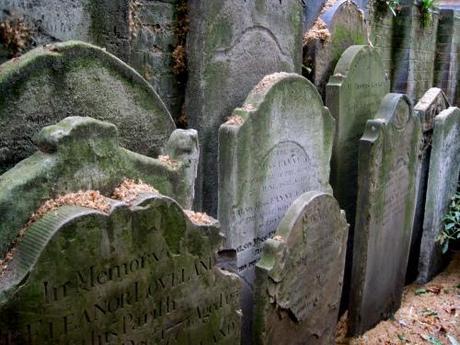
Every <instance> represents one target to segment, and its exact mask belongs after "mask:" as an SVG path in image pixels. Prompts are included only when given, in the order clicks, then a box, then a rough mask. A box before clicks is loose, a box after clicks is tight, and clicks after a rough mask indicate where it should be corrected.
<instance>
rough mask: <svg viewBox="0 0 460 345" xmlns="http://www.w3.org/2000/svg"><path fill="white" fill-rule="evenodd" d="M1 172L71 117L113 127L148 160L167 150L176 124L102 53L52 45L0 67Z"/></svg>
mask: <svg viewBox="0 0 460 345" xmlns="http://www.w3.org/2000/svg"><path fill="white" fill-rule="evenodd" d="M0 93H1V94H2V100H1V107H0V130H1V132H2V133H3V134H2V136H1V138H0V173H3V172H5V171H6V170H7V169H9V168H11V167H12V166H14V165H15V164H16V163H18V162H19V161H20V160H22V159H24V158H27V157H28V156H30V155H31V154H32V153H33V152H34V151H35V150H36V148H35V147H34V145H33V144H32V141H31V139H32V138H33V137H34V136H35V135H36V134H37V133H38V132H39V131H40V130H41V129H42V128H43V127H45V126H48V125H52V124H55V123H57V122H59V121H60V120H62V119H63V118H65V117H68V116H89V117H93V118H96V119H98V120H103V121H108V122H111V123H113V124H115V125H116V126H117V127H118V129H119V131H120V142H121V144H122V146H124V147H126V148H128V149H130V150H132V151H135V152H137V153H141V154H144V155H148V156H156V155H158V154H160V153H162V151H163V147H164V145H165V144H166V142H167V140H168V138H169V136H170V134H171V133H172V132H173V130H174V129H175V125H174V122H173V120H172V118H171V115H170V114H169V112H168V110H167V109H166V107H165V105H164V103H163V102H162V100H161V99H160V98H159V96H158V95H157V93H156V92H155V91H154V90H153V88H152V87H151V86H150V85H149V84H148V83H147V81H145V80H144V79H143V78H142V77H141V76H140V75H139V74H138V73H137V72H136V71H134V70H133V69H132V68H131V67H129V66H128V65H126V64H125V63H124V62H122V61H121V60H120V59H118V58H117V57H115V56H114V55H112V54H109V53H107V52H106V51H105V50H104V49H101V48H98V47H96V46H93V45H90V44H87V43H83V42H78V41H68V42H64V43H56V44H49V45H46V46H44V47H40V48H36V49H34V50H32V51H30V52H28V53H27V54H24V55H23V56H21V57H19V58H17V59H12V60H10V61H8V62H6V63H4V64H3V65H1V66H0Z"/></svg>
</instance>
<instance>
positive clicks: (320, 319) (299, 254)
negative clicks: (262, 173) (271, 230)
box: [254, 192, 348, 345]
mask: <svg viewBox="0 0 460 345" xmlns="http://www.w3.org/2000/svg"><path fill="white" fill-rule="evenodd" d="M347 235H348V224H347V221H346V219H345V214H344V212H343V211H341V210H340V207H339V204H338V203H337V201H336V200H335V199H334V197H333V196H332V195H329V194H325V193H322V192H308V193H305V194H303V195H301V196H300V197H299V198H298V199H297V200H296V201H295V202H294V203H293V204H292V205H291V207H290V208H289V210H288V211H287V212H286V215H285V216H284V218H283V220H282V221H281V223H280V225H279V227H278V229H277V230H276V234H275V237H274V238H273V239H269V240H267V241H266V242H265V246H264V249H263V252H262V256H261V259H260V261H259V262H258V263H257V266H256V284H255V290H256V302H255V303H256V304H255V312H254V315H255V316H254V344H265V345H269V344H272V345H277V344H286V341H287V339H289V340H288V343H289V344H290V345H301V344H309V345H313V344H323V345H331V344H333V343H334V341H335V329H336V323H337V318H338V314H339V304H340V294H341V292H342V279H343V270H344V266H345V251H346V248H347Z"/></svg>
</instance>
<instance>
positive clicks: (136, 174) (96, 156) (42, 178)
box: [0, 117, 198, 256]
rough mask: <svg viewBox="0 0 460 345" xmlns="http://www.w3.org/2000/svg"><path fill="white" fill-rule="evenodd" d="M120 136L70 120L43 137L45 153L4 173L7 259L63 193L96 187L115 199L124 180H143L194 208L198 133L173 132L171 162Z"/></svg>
mask: <svg viewBox="0 0 460 345" xmlns="http://www.w3.org/2000/svg"><path fill="white" fill-rule="evenodd" d="M117 134H118V133H117V128H116V127H115V126H114V125H113V124H110V123H107V122H101V121H98V120H94V119H92V118H88V117H69V118H66V119H64V120H62V121H61V122H60V123H58V124H57V125H53V126H49V127H46V128H44V129H43V130H42V131H41V132H40V133H39V135H38V137H37V139H36V142H37V146H38V147H39V151H38V152H36V153H34V154H33V155H32V156H31V157H29V158H27V159H25V160H23V161H22V162H20V163H19V164H17V165H16V166H15V167H14V168H13V169H11V170H9V171H7V172H6V173H4V174H3V175H0V255H1V256H3V255H4V254H5V252H6V250H7V247H8V245H9V243H10V242H11V241H12V240H13V239H14V238H15V237H16V236H17V233H18V231H19V230H20V229H21V227H23V226H24V224H25V223H26V222H27V220H28V218H29V216H30V215H31V214H32V213H33V212H34V211H35V210H36V209H37V208H38V207H39V206H40V205H41V203H42V202H44V201H45V200H48V199H51V198H54V197H56V196H58V195H61V194H67V193H70V192H77V191H79V190H91V189H92V190H99V191H101V192H102V193H103V194H105V195H109V194H110V193H111V192H112V191H113V189H114V188H115V187H116V186H118V185H119V184H120V183H121V182H122V180H123V179H125V178H129V179H134V180H139V179H140V180H142V181H144V182H146V183H148V184H151V185H153V186H155V188H157V189H158V190H159V191H160V192H161V193H163V194H165V195H168V196H171V197H174V198H175V199H177V200H178V202H179V203H180V204H181V205H182V206H183V207H186V208H190V207H191V204H192V201H193V188H194V183H195V176H196V164H197V161H198V139H197V134H196V132H195V131H194V130H188V131H185V130H176V131H174V132H173V134H172V135H171V139H170V140H169V142H168V149H169V150H170V156H169V160H161V159H154V158H150V157H146V156H143V155H140V154H137V153H134V152H131V151H128V150H126V149H124V148H122V147H120V145H119V140H118V135H117Z"/></svg>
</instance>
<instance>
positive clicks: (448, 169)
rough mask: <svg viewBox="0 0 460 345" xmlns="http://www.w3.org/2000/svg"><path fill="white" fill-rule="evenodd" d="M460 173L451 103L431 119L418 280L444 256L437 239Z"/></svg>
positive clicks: (456, 115) (459, 123)
mask: <svg viewBox="0 0 460 345" xmlns="http://www.w3.org/2000/svg"><path fill="white" fill-rule="evenodd" d="M459 174H460V109H459V108H455V107H450V108H448V109H447V110H444V111H443V112H442V113H441V114H439V115H438V116H436V118H435V119H434V129H433V136H432V149H431V157H430V169H429V175H428V189H427V193H426V202H425V217H424V220H423V236H422V245H421V248H420V259H419V267H418V269H419V275H418V278H417V280H418V282H420V283H426V282H427V281H429V280H430V279H431V278H432V277H433V276H434V275H435V274H436V273H438V272H439V271H440V269H442V267H443V263H444V262H443V261H444V257H443V255H442V251H441V247H440V245H439V243H437V242H436V239H437V236H438V235H439V233H440V231H441V230H442V229H443V217H444V216H445V215H446V212H447V210H448V207H449V204H450V200H451V198H452V197H453V196H454V194H455V192H456V191H457V186H458V178H459Z"/></svg>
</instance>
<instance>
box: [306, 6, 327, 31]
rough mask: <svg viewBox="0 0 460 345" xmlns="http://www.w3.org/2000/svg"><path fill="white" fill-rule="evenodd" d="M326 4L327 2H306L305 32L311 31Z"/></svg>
mask: <svg viewBox="0 0 460 345" xmlns="http://www.w3.org/2000/svg"><path fill="white" fill-rule="evenodd" d="M325 3H326V0H317V1H304V12H303V15H304V31H308V30H310V29H311V27H312V26H313V24H314V23H315V21H316V19H318V17H319V14H320V12H321V9H322V8H323V6H324V4H325Z"/></svg>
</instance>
